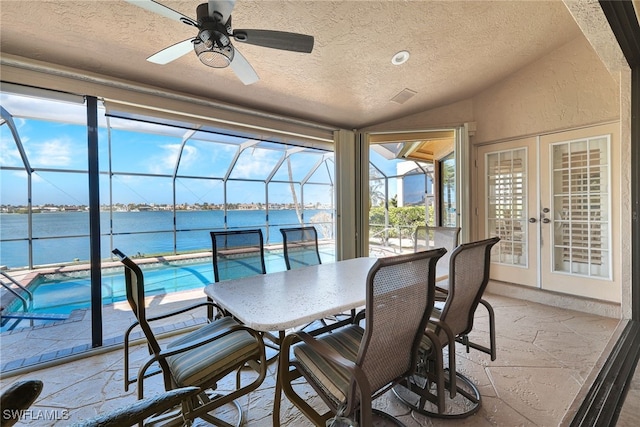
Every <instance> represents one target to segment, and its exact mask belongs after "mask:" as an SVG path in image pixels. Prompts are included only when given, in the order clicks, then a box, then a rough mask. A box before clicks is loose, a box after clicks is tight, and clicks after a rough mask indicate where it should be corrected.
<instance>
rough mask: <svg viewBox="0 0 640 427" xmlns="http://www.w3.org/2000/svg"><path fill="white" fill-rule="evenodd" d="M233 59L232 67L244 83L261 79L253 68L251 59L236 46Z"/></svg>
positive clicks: (248, 83) (247, 83)
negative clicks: (248, 59) (250, 62)
mask: <svg viewBox="0 0 640 427" xmlns="http://www.w3.org/2000/svg"><path fill="white" fill-rule="evenodd" d="M234 50H235V52H234V54H233V60H232V61H231V64H230V65H231V69H232V70H233V72H234V73H236V76H238V78H239V79H240V80H241V81H242V83H244V84H245V85H250V84H252V83H255V82H257V81H258V80H260V78H259V77H258V74H257V73H256V71H255V70H254V69H253V67H252V66H251V64H249V61H247V59H246V58H245V57H244V56H243V55H242V54H241V53H240V51H239V50H238V49H236V48H235V47H234Z"/></svg>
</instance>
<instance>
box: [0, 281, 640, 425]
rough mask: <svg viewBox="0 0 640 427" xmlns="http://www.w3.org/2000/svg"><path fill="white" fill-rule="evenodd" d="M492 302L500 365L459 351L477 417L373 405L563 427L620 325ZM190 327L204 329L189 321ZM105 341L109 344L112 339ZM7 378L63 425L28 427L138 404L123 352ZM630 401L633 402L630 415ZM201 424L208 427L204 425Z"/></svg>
mask: <svg viewBox="0 0 640 427" xmlns="http://www.w3.org/2000/svg"><path fill="white" fill-rule="evenodd" d="M199 295H200V296H201V295H202V294H201V293H200V294H199ZM486 299H487V300H488V301H489V302H490V303H491V304H492V306H493V307H494V309H495V311H496V322H497V345H498V357H497V360H495V361H493V362H492V361H491V360H490V357H489V356H488V355H486V354H484V353H480V352H478V351H474V350H471V352H470V353H468V354H467V353H466V352H465V351H464V349H463V348H462V347H461V346H459V347H458V348H457V350H456V351H457V361H458V368H459V370H460V371H461V372H462V373H464V374H465V375H466V376H467V377H469V378H471V379H472V380H473V381H474V382H475V384H476V385H477V386H478V388H479V389H480V391H481V393H482V398H483V405H482V408H481V409H480V411H479V412H478V413H477V414H475V415H473V416H471V417H469V418H467V419H463V420H457V421H449V420H447V421H445V420H439V419H435V418H427V417H425V416H422V415H420V414H415V413H412V412H411V411H410V410H409V409H407V408H406V407H405V406H403V404H402V403H400V402H399V401H398V399H396V398H395V396H393V395H392V393H391V392H389V393H387V394H385V395H383V396H381V397H380V398H379V399H378V400H377V401H376V403H375V406H376V407H377V408H379V409H382V410H384V411H385V412H387V413H390V414H392V415H394V416H396V417H397V418H398V419H399V420H401V421H402V422H404V423H405V424H406V425H407V426H408V427H418V426H441V425H448V424H455V425H461V426H462V425H473V426H478V425H479V426H483V425H504V426H515V425H519V426H534V425H537V426H555V425H561V424H563V423H564V421H563V420H565V418H566V415H567V411H569V410H570V408H571V407H572V403H573V400H574V398H575V397H576V395H578V394H579V392H580V390H581V388H582V386H583V385H584V384H585V382H586V381H589V377H590V375H591V376H592V375H593V374H592V370H593V367H594V366H596V365H597V364H598V363H600V362H599V360H600V358H601V354H602V351H603V350H604V349H605V347H606V346H607V344H608V342H609V340H610V338H611V336H612V334H613V333H614V331H615V330H616V327H617V326H618V323H619V322H618V320H616V319H611V318H605V317H600V316H594V315H589V314H585V313H580V312H576V311H570V310H565V309H559V308H554V307H549V306H545V305H540V304H536V303H532V302H528V301H524V300H519V299H512V298H507V297H503V296H497V295H487V296H486ZM171 303H176V302H175V301H173V302H170V303H169V305H170V304H171ZM164 308H165V309H166V308H167V307H166V306H165V307H164ZM123 311H124V310H123V309H122V307H120V308H118V309H115V310H114V312H118V313H119V314H120V317H121V319H120V320H119V321H117V322H114V323H113V325H115V326H113V327H114V328H116V330H120V331H123V330H124V328H123V327H122V325H124V324H128V322H129V321H130V320H129V317H128V316H124V317H123V314H122V313H123ZM487 319H488V318H487V315H486V312H485V311H484V309H483V308H482V307H480V308H479V309H478V311H477V315H476V322H475V327H474V332H473V335H472V339H475V340H477V341H484V342H486V341H487V338H488V321H487ZM188 321H198V320H197V319H196V320H193V319H189V320H188ZM106 324H108V325H112V324H111V323H106ZM108 327H109V328H110V327H112V326H108ZM44 329H46V328H44ZM76 330H77V327H76ZM52 331H53V329H51V330H50V331H48V334H45V333H41V335H39V336H40V338H41V339H46V340H47V341H50V342H48V343H47V344H46V348H47V350H48V351H49V353H51V352H53V351H62V350H64V349H65V348H68V347H69V346H72V345H73V344H72V343H73V333H72V332H70V331H65V332H62V330H60V333H53V332H52ZM32 333H33V331H32ZM85 333H86V332H85ZM36 335H37V334H36ZM105 336H110V335H108V334H107V333H106V334H105ZM21 338H24V337H19V335H18V334H10V335H8V336H4V335H3V336H0V339H1V344H2V353H3V354H2V359H3V360H2V364H3V366H6V365H7V361H8V360H9V359H11V357H14V358H15V357H18V356H21V355H22V356H24V354H17V353H16V354H5V352H9V353H11V350H10V348H11V347H12V346H11V343H15V342H17V341H19V340H20V339H21ZM52 342H57V345H53V344H52ZM35 346H36V347H38V346H37V345H35ZM57 347H59V348H57ZM146 356H147V353H146V348H145V346H144V345H139V346H137V347H136V348H135V350H134V352H133V366H134V367H135V368H137V366H138V363H139V362H140V361H141V360H144V359H145V358H146ZM275 371H276V364H275V363H273V364H271V365H270V366H269V375H268V377H267V379H266V380H265V381H264V383H263V384H262V386H261V387H260V388H259V389H258V390H256V391H254V392H253V393H251V394H250V395H249V396H245V397H243V398H242V399H241V400H240V403H241V405H242V408H243V412H244V415H245V420H246V423H245V425H247V426H249V427H257V426H270V425H272V422H271V413H272V408H273V399H274V384H275ZM134 372H135V369H132V370H131V373H132V374H133V373H134ZM9 375H10V372H4V373H3V375H2V378H1V379H0V385H1V387H2V389H4V388H5V387H7V386H8V385H10V384H12V383H13V382H15V381H18V380H23V379H31V378H33V379H40V380H42V381H43V382H44V390H43V392H42V394H41V395H40V397H39V398H38V400H37V401H36V403H35V404H34V405H33V406H32V409H33V410H34V411H35V412H31V414H32V415H34V414H35V415H37V414H55V415H56V416H57V418H58V420H43V419H26V417H25V418H24V419H23V420H22V422H21V425H34V426H35V425H37V426H42V425H67V424H72V423H73V422H76V421H80V420H83V419H86V418H89V417H92V416H94V415H96V414H98V413H102V412H105V411H110V410H113V409H116V408H120V407H123V406H125V405H127V404H129V403H132V402H134V401H135V400H136V389H135V386H133V387H132V388H131V389H130V390H129V391H128V392H125V391H124V388H123V375H124V373H123V352H122V350H121V349H118V350H114V351H110V352H106V353H103V354H98V355H94V356H91V357H86V358H80V359H77V360H74V361H70V362H67V363H63V364H59V365H55V366H50V367H47V368H45V369H39V370H35V368H33V369H31V368H28V367H26V368H24V369H23V370H22V372H20V373H19V374H18V375H11V376H9ZM636 377H638V375H636ZM232 381H233V379H232V378H228V379H225V380H224V381H223V382H221V384H220V389H224V388H225V387H228V386H229V385H230V384H232ZM303 386H304V385H303ZM306 388H307V393H308V396H309V400H310V401H311V402H312V405H322V403H321V402H320V401H319V399H318V398H317V396H315V395H314V392H313V390H312V389H311V388H310V387H309V386H306ZM162 389H163V387H162V384H161V379H160V377H159V376H156V377H152V378H150V379H149V380H147V381H146V382H145V390H146V391H147V392H148V393H153V392H160V391H162ZM630 399H631V400H633V401H635V407H634V408H635V409H632V412H631V413H630V415H627V414H626V412H625V411H623V414H622V415H621V417H620V420H619V423H618V425H638V424H637V421H638V417H639V411H638V400H639V399H640V396H639V395H638V381H637V379H636V380H635V382H634V383H632V387H631V391H630V392H629V396H628V397H627V401H630ZM633 401H632V402H631V403H629V407H630V408H631V407H632V405H633ZM625 407H626V404H625ZM38 411H40V412H38ZM281 421H282V425H284V426H306V425H310V423H309V422H308V421H307V420H306V419H305V418H304V416H302V415H301V414H300V413H299V412H298V411H297V409H295V408H294V407H292V406H291V405H290V404H289V402H288V401H287V400H286V398H283V408H282V411H281ZM197 424H198V425H206V424H205V423H203V422H198V423H197Z"/></svg>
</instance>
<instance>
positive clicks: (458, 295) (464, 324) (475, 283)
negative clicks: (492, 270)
mask: <svg viewBox="0 0 640 427" xmlns="http://www.w3.org/2000/svg"><path fill="white" fill-rule="evenodd" d="M499 240H500V238H499V237H493V238H490V239H485V240H480V241H477V242H471V243H464V244H461V245H460V246H458V247H457V248H456V249H455V250H454V251H453V253H452V254H451V259H450V260H449V291H448V294H447V299H446V301H445V304H444V307H443V308H442V315H441V316H440V320H442V321H444V322H445V323H446V324H447V325H448V326H449V327H450V328H451V331H452V333H453V334H454V335H464V334H468V333H469V332H471V329H472V328H473V315H474V313H475V311H476V308H477V307H478V303H479V302H480V299H481V298H482V294H483V292H484V290H485V288H486V287H487V283H489V267H490V265H491V248H492V247H493V245H495V244H496V243H498V241H499ZM439 333H440V337H441V338H442V339H443V340H444V339H445V337H444V333H442V332H441V331H440V332H439Z"/></svg>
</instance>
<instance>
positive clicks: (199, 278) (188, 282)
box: [0, 248, 335, 331]
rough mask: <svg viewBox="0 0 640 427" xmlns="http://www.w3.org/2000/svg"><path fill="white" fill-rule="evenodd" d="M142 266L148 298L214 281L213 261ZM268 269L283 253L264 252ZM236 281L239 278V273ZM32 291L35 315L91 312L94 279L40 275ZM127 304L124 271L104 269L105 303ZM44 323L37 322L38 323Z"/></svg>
mask: <svg viewBox="0 0 640 427" xmlns="http://www.w3.org/2000/svg"><path fill="white" fill-rule="evenodd" d="M331 249H333V248H331ZM320 257H321V259H322V262H333V260H334V259H335V256H334V251H333V250H331V251H328V252H324V251H322V250H321V251H320ZM139 265H140V268H141V269H142V271H143V273H144V281H145V295H147V296H151V295H162V294H168V293H172V292H179V291H185V290H191V289H198V288H204V287H205V286H206V285H208V284H209V283H212V282H213V281H214V280H213V265H212V262H211V257H201V258H197V259H183V260H178V261H167V262H157V263H150V264H143V263H141V264H139ZM265 266H266V270H267V273H270V272H276V271H283V270H285V269H286V265H285V262H284V257H283V254H282V251H267V250H265ZM225 274H226V277H234V274H233V273H229V272H226V273H225ZM237 277H240V273H239V274H238V275H237ZM29 290H31V292H33V303H32V307H31V308H30V310H29V311H30V312H33V313H47V314H70V313H71V312H72V311H73V310H76V309H89V308H90V306H91V278H90V273H89V271H88V270H84V271H78V272H71V273H52V274H45V275H41V276H40V277H39V278H38V279H37V280H36V281H35V282H34V283H33V284H32V285H31V286H30V287H29ZM203 295H204V294H203ZM125 300H126V294H125V281H124V272H123V267H111V268H105V269H103V270H102V303H103V304H113V303H115V302H120V301H125ZM21 307H22V306H21V302H20V301H19V300H16V301H14V302H13V303H12V304H11V305H10V306H9V307H8V310H7V311H9V312H13V311H16V312H20V311H22V308H21ZM45 322H46V321H38V322H37V323H45ZM13 323H14V322H13V321H9V322H7V324H6V325H3V327H0V331H4V330H5V329H6V328H7V327H9V326H10V325H12V324H13ZM26 324H27V323H25V325H26ZM13 326H15V325H13ZM13 326H11V328H13Z"/></svg>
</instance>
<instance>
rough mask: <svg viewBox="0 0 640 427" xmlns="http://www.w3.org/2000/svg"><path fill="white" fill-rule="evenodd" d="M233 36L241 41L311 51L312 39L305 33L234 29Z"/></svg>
mask: <svg viewBox="0 0 640 427" xmlns="http://www.w3.org/2000/svg"><path fill="white" fill-rule="evenodd" d="M233 37H234V38H235V39H236V40H237V41H239V42H242V43H249V44H253V45H256V46H263V47H270V48H272V49H281V50H290V51H293V52H304V53H311V51H312V50H313V41H314V40H313V36H308V35H306V34H298V33H288V32H285V31H272V30H234V31H233Z"/></svg>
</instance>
